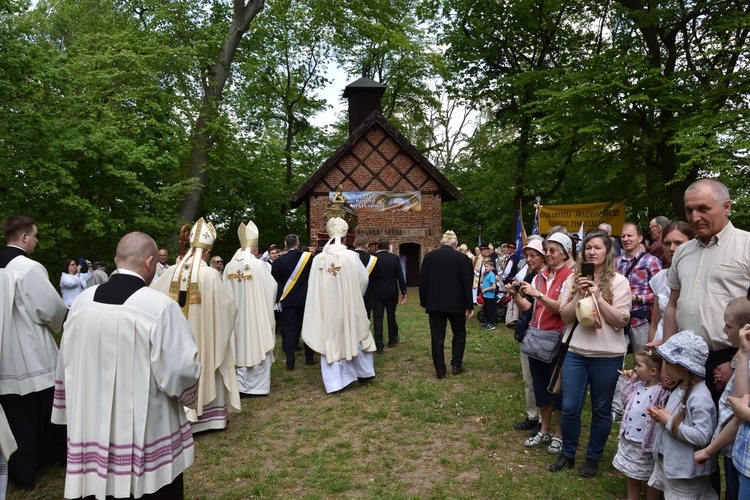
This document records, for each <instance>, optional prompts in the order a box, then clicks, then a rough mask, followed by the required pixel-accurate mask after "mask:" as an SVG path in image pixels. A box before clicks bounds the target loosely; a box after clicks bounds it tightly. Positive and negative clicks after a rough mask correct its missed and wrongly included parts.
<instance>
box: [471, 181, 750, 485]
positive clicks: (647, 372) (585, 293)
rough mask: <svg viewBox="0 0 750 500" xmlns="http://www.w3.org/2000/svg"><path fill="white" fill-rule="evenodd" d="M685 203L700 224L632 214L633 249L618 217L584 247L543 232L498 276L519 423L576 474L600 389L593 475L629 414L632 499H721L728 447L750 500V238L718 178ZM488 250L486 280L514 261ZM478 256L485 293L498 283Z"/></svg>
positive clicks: (626, 462) (590, 459)
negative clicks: (514, 349) (517, 387)
mask: <svg viewBox="0 0 750 500" xmlns="http://www.w3.org/2000/svg"><path fill="white" fill-rule="evenodd" d="M684 202H685V210H686V218H687V222H682V221H675V222H671V221H670V220H669V219H667V218H666V217H663V216H659V217H656V218H654V219H652V220H651V222H650V224H649V227H648V232H647V231H644V230H643V229H642V228H641V227H640V226H639V225H638V224H635V223H631V222H628V223H626V224H624V225H623V227H622V233H621V235H620V244H618V243H617V242H616V240H615V239H614V238H612V236H611V231H612V229H611V227H608V226H607V225H602V226H600V227H599V229H598V230H595V231H591V232H589V233H588V234H586V235H585V237H584V238H583V241H581V242H580V244H577V241H576V238H574V235H567V234H566V232H565V231H564V229H562V228H555V229H554V230H553V231H551V232H550V234H548V235H547V238H546V240H542V239H541V238H540V237H537V236H533V237H530V238H529V240H528V242H527V243H526V244H525V246H524V248H523V255H524V261H522V262H521V263H520V265H519V266H518V267H519V270H518V273H517V274H516V275H515V276H512V277H511V278H510V280H509V276H508V275H506V274H505V272H503V273H502V274H501V273H500V271H498V277H497V282H498V283H499V285H498V286H500V287H502V289H501V293H504V294H507V296H509V297H510V298H511V300H512V305H513V307H514V308H517V310H518V313H517V314H516V315H514V314H511V310H512V309H509V312H508V315H507V317H506V321H507V322H508V323H511V324H512V325H514V326H515V332H516V338H517V340H519V341H521V342H522V345H521V366H522V370H521V371H522V373H523V375H524V376H523V379H524V386H525V396H526V400H527V401H526V407H527V414H526V418H525V419H524V420H522V421H520V422H518V423H517V424H515V425H514V427H515V428H516V429H518V430H523V431H531V437H529V438H528V439H526V440H525V441H524V442H523V444H524V446H526V447H529V448H531V447H536V446H539V445H542V444H544V445H546V448H547V451H548V452H549V453H550V454H557V455H558V456H557V459H556V460H555V461H554V462H553V463H552V464H551V465H550V466H549V470H550V471H552V472H561V471H564V470H566V469H571V468H574V467H575V465H576V455H577V450H578V446H579V436H580V433H581V413H582V411H583V408H584V404H585V401H586V399H587V395H590V400H591V405H590V406H591V421H590V422H591V423H590V426H589V441H588V445H587V448H586V453H585V462H584V464H583V465H582V466H581V467H580V469H579V470H578V474H579V475H580V476H582V477H593V476H595V475H596V474H597V473H598V470H599V464H600V461H601V460H602V455H603V451H604V446H605V444H606V442H607V440H608V438H609V435H610V432H611V428H612V423H613V422H614V421H616V420H620V419H622V421H621V426H620V432H619V438H620V439H619V444H618V452H617V455H616V456H615V459H614V461H613V465H614V467H615V468H617V469H618V470H619V471H621V472H622V473H623V474H625V475H626V476H627V477H628V498H630V499H637V498H641V495H642V492H643V488H644V487H645V488H646V491H645V494H646V497H647V498H654V499H655V498H659V496H660V495H661V494H662V492H663V494H664V495H665V496H666V498H681V499H684V498H696V499H698V498H701V499H705V498H718V496H719V495H720V493H721V479H720V474H719V473H718V472H717V461H716V459H715V456H716V454H718V453H722V454H723V455H724V457H725V458H724V471H725V474H724V477H725V485H724V489H725V491H726V494H727V496H726V498H732V499H736V498H750V476H748V473H750V466H748V465H747V464H749V463H750V448H748V446H747V443H748V440H749V439H750V438H748V436H750V423H748V421H744V420H742V419H743V416H744V417H746V416H747V414H750V410H748V408H747V406H748V400H749V399H750V396H748V394H747V390H748V389H750V379H748V371H747V370H748V367H747V362H748V359H747V358H748V353H749V352H750V233H748V232H746V231H742V230H740V229H737V228H735V227H734V226H733V225H732V223H731V222H730V221H729V213H730V210H731V201H730V197H729V192H728V190H727V188H726V186H724V184H722V183H721V182H719V181H717V180H713V179H704V180H700V181H697V182H695V183H694V184H692V185H691V186H690V187H689V188H688V189H687V190H686V192H685V199H684ZM647 235H648V237H649V238H650V241H649V240H648V239H646V237H647ZM478 251H479V252H482V253H483V256H481V257H479V260H480V261H481V262H482V263H483V265H484V269H485V274H486V273H491V272H493V269H495V268H497V269H509V268H510V267H511V266H512V263H510V262H508V263H503V264H501V265H499V266H497V265H494V264H493V261H492V256H491V254H492V253H493V252H492V251H491V249H489V248H480V249H478ZM571 257H572V258H571ZM474 264H475V265H474V269H475V275H476V277H477V279H476V280H475V283H476V284H477V286H480V288H479V294H480V295H484V296H485V297H486V296H487V295H486V292H487V290H488V288H487V287H486V286H485V284H487V283H490V282H491V281H492V280H491V279H489V280H488V279H486V278H485V277H484V276H483V273H482V271H481V267H479V266H477V265H476V260H475V261H474ZM484 307H485V308H487V307H488V301H487V300H485V306H484ZM489 307H491V308H494V307H495V304H494V302H490V304H489ZM488 313H489V314H485V317H486V318H493V317H494V316H492V314H491V311H488ZM550 345H551V346H552V347H551V348H548V347H549V346H550ZM550 349H552V350H553V353H552V356H550V353H549V350H550ZM628 352H632V353H633V354H634V356H633V365H634V368H633V369H632V370H624V361H625V356H626V355H627V353H628ZM558 377H559V381H560V382H561V383H559V384H555V382H556V380H557V378H558ZM740 379H741V380H740ZM553 416H554V417H555V422H553V421H552V417H553ZM735 436H736V438H735ZM735 439H736V441H735ZM732 442H735V446H734V448H732V446H731V444H732Z"/></svg>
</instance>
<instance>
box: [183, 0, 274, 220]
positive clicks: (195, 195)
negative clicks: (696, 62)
mask: <svg viewBox="0 0 750 500" xmlns="http://www.w3.org/2000/svg"><path fill="white" fill-rule="evenodd" d="M264 5H265V0H248V2H247V3H245V1H244V0H234V8H233V14H232V24H231V26H230V28H229V33H228V35H227V37H226V39H224V43H222V45H221V50H220V51H219V56H218V58H217V60H216V64H214V67H213V68H212V70H211V71H210V73H209V74H208V76H207V77H206V79H205V80H204V83H203V101H202V102H201V108H200V113H199V115H198V118H197V119H196V121H195V126H194V127H193V137H192V141H193V146H192V148H191V150H190V169H189V176H190V179H193V180H194V181H195V185H194V186H193V188H192V189H191V190H190V191H189V192H188V193H187V194H185V198H184V199H183V200H182V203H180V208H179V214H180V217H181V218H182V219H183V220H184V221H185V222H192V221H194V220H195V213H196V212H197V211H198V207H199V205H200V201H201V195H202V194H203V186H204V185H205V184H206V171H205V167H206V163H207V161H208V155H207V152H208V151H209V150H210V149H211V148H212V147H213V146H214V144H215V142H216V134H215V133H214V132H212V131H211V126H210V125H211V123H212V122H213V121H214V119H215V117H216V113H217V112H218V106H219V102H221V98H222V94H223V92H224V85H225V84H226V82H227V79H228V78H229V73H230V72H231V69H232V61H234V55H235V53H236V52H237V47H239V45H240V42H241V41H242V37H243V36H244V35H245V33H247V30H248V28H249V26H250V23H251V22H252V20H253V19H255V16H256V15H257V14H258V12H260V11H261V10H262V9H263V6H264Z"/></svg>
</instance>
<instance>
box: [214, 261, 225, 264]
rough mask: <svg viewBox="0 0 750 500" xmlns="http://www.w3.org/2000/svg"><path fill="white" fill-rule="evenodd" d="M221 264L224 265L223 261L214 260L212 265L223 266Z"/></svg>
mask: <svg viewBox="0 0 750 500" xmlns="http://www.w3.org/2000/svg"><path fill="white" fill-rule="evenodd" d="M223 263H224V261H223V260H215V261H214V264H223Z"/></svg>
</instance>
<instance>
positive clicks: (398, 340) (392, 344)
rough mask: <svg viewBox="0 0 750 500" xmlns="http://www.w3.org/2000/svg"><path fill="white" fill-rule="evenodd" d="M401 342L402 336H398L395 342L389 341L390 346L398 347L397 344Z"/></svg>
mask: <svg viewBox="0 0 750 500" xmlns="http://www.w3.org/2000/svg"><path fill="white" fill-rule="evenodd" d="M399 342H401V337H396V340H394V341H393V342H388V347H396V344H398V343H399Z"/></svg>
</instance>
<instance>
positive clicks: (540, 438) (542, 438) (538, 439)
mask: <svg viewBox="0 0 750 500" xmlns="http://www.w3.org/2000/svg"><path fill="white" fill-rule="evenodd" d="M552 436H553V433H552V431H549V432H542V431H539V432H537V434H536V436H534V437H530V438H529V439H527V440H526V441H524V442H523V445H524V446H525V447H527V448H531V447H532V446H539V445H540V444H542V443H549V442H550V441H551V440H552Z"/></svg>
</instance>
